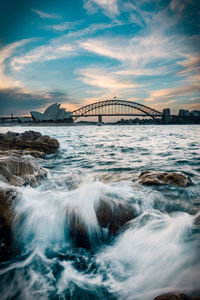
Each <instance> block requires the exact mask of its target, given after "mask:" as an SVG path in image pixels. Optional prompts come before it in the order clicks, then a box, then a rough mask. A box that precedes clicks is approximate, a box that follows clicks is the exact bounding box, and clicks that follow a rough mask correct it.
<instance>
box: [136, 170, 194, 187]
mask: <svg viewBox="0 0 200 300" xmlns="http://www.w3.org/2000/svg"><path fill="white" fill-rule="evenodd" d="M139 183H141V184H145V185H166V184H170V185H173V186H178V187H186V186H188V185H191V184H192V180H191V178H190V177H189V176H187V175H185V174H183V173H181V172H151V171H144V172H142V173H141V174H140V175H139Z"/></svg>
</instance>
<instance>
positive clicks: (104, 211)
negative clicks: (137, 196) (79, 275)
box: [67, 199, 135, 249]
mask: <svg viewBox="0 0 200 300" xmlns="http://www.w3.org/2000/svg"><path fill="white" fill-rule="evenodd" d="M94 212H95V214H96V219H97V224H99V230H98V229H97V228H95V225H93V226H91V227H90V228H89V229H88V228H87V225H86V224H85V223H84V220H83V219H82V218H81V214H78V213H77V211H76V210H75V209H72V210H68V212H67V220H68V227H69V235H70V237H71V239H72V240H73V242H74V245H75V246H76V247H83V248H86V249H89V248H94V247H96V246H98V245H100V244H101V243H102V241H104V234H103V230H104V229H107V230H106V231H107V232H108V236H107V238H110V237H112V236H114V235H116V234H117V233H118V232H119V230H120V229H121V228H122V226H123V225H124V224H125V223H127V222H128V221H130V220H131V219H133V218H134V217H135V214H134V210H133V207H132V206H131V205H130V204H129V203H127V202H124V201H121V200H116V199H115V200H113V199H101V200H100V201H99V203H98V204H97V205H95V207H94ZM91 233H92V234H91Z"/></svg>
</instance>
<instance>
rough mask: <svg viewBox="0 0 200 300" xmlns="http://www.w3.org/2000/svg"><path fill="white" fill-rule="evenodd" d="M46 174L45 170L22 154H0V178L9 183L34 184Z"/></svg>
mask: <svg viewBox="0 0 200 300" xmlns="http://www.w3.org/2000/svg"><path fill="white" fill-rule="evenodd" d="M46 176H47V171H46V170H45V169H44V168H42V167H40V166H38V165H37V164H36V163H35V162H33V161H31V160H30V159H28V158H25V157H23V156H3V155H1V156H0V178H1V179H2V180H3V181H4V182H6V183H9V184H11V185H15V186H22V185H26V184H30V185H31V186H35V185H37V183H38V180H40V179H43V178H45V177H46Z"/></svg>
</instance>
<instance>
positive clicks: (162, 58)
mask: <svg viewBox="0 0 200 300" xmlns="http://www.w3.org/2000/svg"><path fill="white" fill-rule="evenodd" d="M28 2H29V3H27V1H18V2H16V1H8V2H6V3H1V4H0V20H1V21H0V22H1V23H2V24H1V26H0V107H1V111H0V115H2V116H3V115H8V114H10V113H11V112H12V113H15V114H18V115H20V114H21V115H25V114H29V112H30V110H38V111H43V110H44V109H45V108H46V107H47V106H49V105H50V104H52V103H55V102H58V103H61V106H62V107H63V108H66V109H67V110H70V111H71V110H74V109H75V108H78V107H81V106H84V105H87V104H89V103H92V102H97V101H100V100H106V99H112V98H114V97H115V96H117V98H118V99H120V98H121V99H126V100H133V101H136V102H138V103H141V104H144V105H147V106H150V107H153V108H155V109H157V110H160V111H161V110H162V109H163V108H165V107H170V108H171V110H172V112H177V111H178V110H179V109H189V110H194V109H199V110H200V84H199V82H200V72H199V66H200V50H199V49H200V34H199V31H200V24H199V21H198V19H199V15H200V5H199V4H198V3H197V1H192V0H185V1H181V0H170V1H148V0H142V1H120V0H119V1H117V0H85V1H79V0H78V1H76V3H75V2H73V1H62V0H58V1H56V3H55V2H54V1H44V2H43V3H40V2H39V1H28ZM11 110H12V111H11Z"/></svg>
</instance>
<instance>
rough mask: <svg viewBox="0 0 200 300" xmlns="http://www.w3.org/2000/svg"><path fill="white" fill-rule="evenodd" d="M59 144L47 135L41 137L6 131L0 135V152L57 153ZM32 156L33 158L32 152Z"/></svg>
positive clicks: (39, 134) (27, 132) (28, 132)
mask: <svg viewBox="0 0 200 300" xmlns="http://www.w3.org/2000/svg"><path fill="white" fill-rule="evenodd" d="M58 148H59V143H58V141H57V140H56V139H52V138H51V137H49V136H47V135H43V136H42V135H41V133H40V132H35V131H25V132H24V133H21V134H19V133H15V132H10V131H8V132H7V133H6V134H0V150H3V151H4V150H25V151H29V152H31V151H39V152H44V153H46V154H52V153H57V151H58ZM32 153H33V156H34V152H32ZM31 155H32V154H31Z"/></svg>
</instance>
